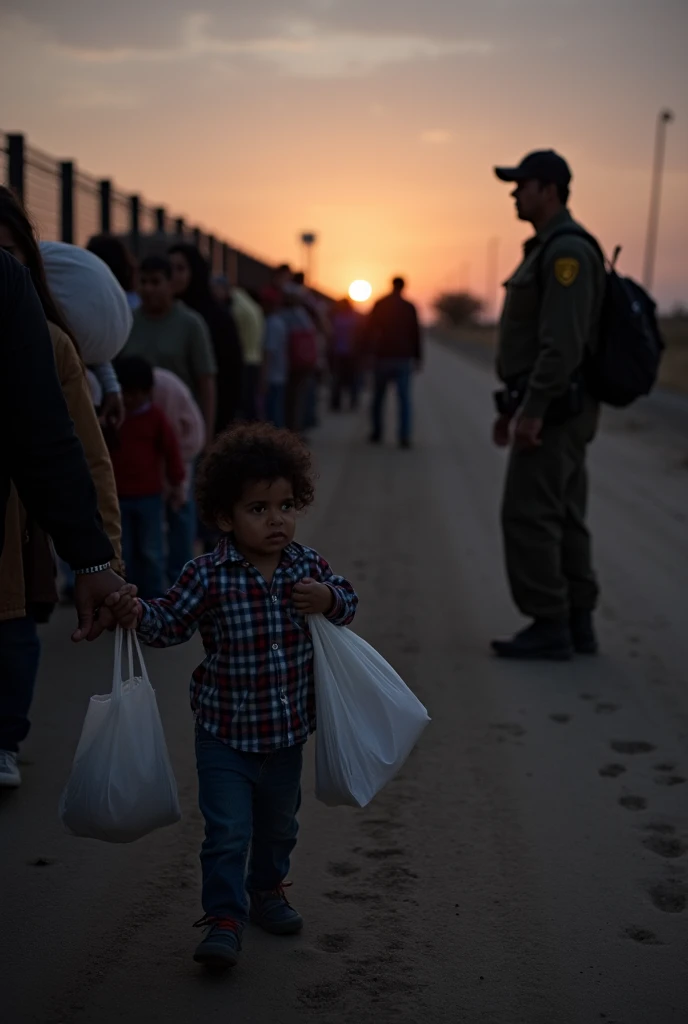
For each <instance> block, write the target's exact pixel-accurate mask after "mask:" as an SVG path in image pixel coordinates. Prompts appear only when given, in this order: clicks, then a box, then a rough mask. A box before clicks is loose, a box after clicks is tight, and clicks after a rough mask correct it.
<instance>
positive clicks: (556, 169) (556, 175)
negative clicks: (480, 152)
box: [495, 149, 571, 185]
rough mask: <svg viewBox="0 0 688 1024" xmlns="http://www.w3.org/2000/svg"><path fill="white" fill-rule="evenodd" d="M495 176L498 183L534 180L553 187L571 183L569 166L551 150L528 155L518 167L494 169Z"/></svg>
mask: <svg viewBox="0 0 688 1024" xmlns="http://www.w3.org/2000/svg"><path fill="white" fill-rule="evenodd" d="M495 174H496V175H497V177H498V178H499V180H500V181H516V182H519V181H528V180H529V179H531V178H534V179H535V180H536V181H546V182H552V184H554V185H568V184H569V183H570V181H571V169H570V167H569V165H568V164H567V163H566V161H565V160H564V158H563V156H559V154H558V153H555V152H554V150H553V149H539V150H537V151H536V152H535V153H529V154H528V156H524V157H523V160H521V162H520V164H519V165H518V167H495Z"/></svg>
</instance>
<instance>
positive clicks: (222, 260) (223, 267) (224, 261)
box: [220, 242, 229, 277]
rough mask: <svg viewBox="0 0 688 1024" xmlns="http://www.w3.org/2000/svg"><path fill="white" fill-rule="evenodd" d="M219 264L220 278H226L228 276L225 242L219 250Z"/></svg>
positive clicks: (227, 248)
mask: <svg viewBox="0 0 688 1024" xmlns="http://www.w3.org/2000/svg"><path fill="white" fill-rule="evenodd" d="M220 263H221V270H222V276H223V277H228V276H229V246H228V245H227V243H226V242H223V243H222V248H221V250H220Z"/></svg>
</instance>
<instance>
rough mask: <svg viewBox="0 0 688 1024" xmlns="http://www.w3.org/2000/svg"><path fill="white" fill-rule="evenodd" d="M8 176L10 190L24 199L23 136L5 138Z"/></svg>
mask: <svg viewBox="0 0 688 1024" xmlns="http://www.w3.org/2000/svg"><path fill="white" fill-rule="evenodd" d="M7 155H8V163H9V167H8V168H7V170H8V175H7V177H8V178H9V183H10V188H11V189H13V190H14V192H15V193H16V194H17V195H18V196H19V198H20V199H23V198H24V170H25V145H24V136H23V135H8V136H7Z"/></svg>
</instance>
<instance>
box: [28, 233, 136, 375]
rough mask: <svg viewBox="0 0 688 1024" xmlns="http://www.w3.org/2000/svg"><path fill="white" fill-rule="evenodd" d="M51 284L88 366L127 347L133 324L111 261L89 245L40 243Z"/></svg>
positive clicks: (53, 293) (54, 295)
mask: <svg viewBox="0 0 688 1024" xmlns="http://www.w3.org/2000/svg"><path fill="white" fill-rule="evenodd" d="M41 255H42V257H43V263H44V265H45V273H46V277H47V279H48V287H49V288H50V291H51V293H52V295H53V298H54V299H55V302H56V303H57V305H58V306H59V308H60V311H61V312H62V315H63V316H64V318H65V320H66V321H67V324H68V326H69V328H70V330H71V331H72V333H73V334H74V337H75V339H76V341H77V343H78V345H79V349H80V351H81V356H82V358H83V360H84V362H85V363H86V364H87V365H89V366H93V365H97V364H98V363H109V362H110V361H111V360H112V359H114V358H115V356H116V355H118V353H119V352H121V350H122V349H123V348H124V346H125V344H126V342H127V339H128V337H129V333H130V331H131V326H132V323H133V318H132V312H131V309H130V308H129V302H128V300H127V296H126V292H125V291H124V289H123V288H122V287H121V285H120V283H119V281H118V280H117V278H116V277H115V275H114V274H113V273H112V271H111V270H110V268H109V267H108V265H107V264H106V263H104V262H103V261H102V260H101V259H100V258H99V257H98V256H95V255H94V254H93V253H92V252H89V251H88V249H81V248H79V246H77V245H68V244H67V243H66V242H41Z"/></svg>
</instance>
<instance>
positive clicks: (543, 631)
mask: <svg viewBox="0 0 688 1024" xmlns="http://www.w3.org/2000/svg"><path fill="white" fill-rule="evenodd" d="M492 650H493V651H494V652H495V654H496V655H497V657H499V658H512V659H519V660H521V661H570V659H571V657H572V656H573V643H572V640H571V630H570V629H569V626H568V623H566V622H554V621H552V620H551V619H536V620H535V622H533V623H532V625H530V626H528V627H527V628H526V629H523V630H521V632H520V633H517V634H516V636H514V637H512V639H511V640H493V641H492Z"/></svg>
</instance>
